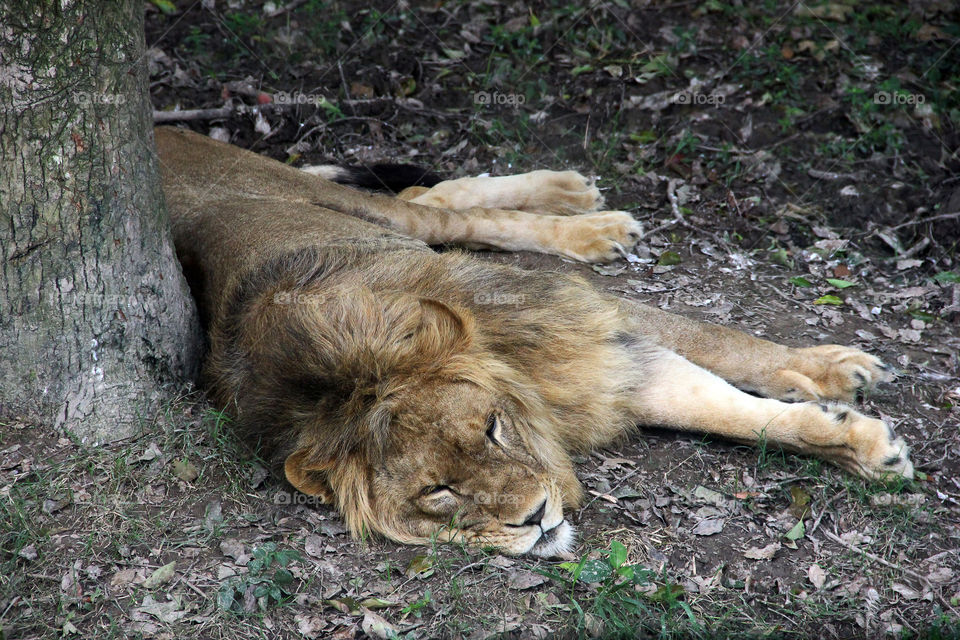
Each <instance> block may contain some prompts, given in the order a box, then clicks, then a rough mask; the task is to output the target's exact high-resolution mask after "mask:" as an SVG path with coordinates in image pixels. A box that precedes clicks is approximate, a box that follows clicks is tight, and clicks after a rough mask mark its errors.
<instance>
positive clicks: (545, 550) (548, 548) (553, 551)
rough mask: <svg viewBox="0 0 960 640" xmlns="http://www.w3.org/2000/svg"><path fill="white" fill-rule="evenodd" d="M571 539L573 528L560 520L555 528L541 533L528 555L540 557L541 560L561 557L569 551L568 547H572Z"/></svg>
mask: <svg viewBox="0 0 960 640" xmlns="http://www.w3.org/2000/svg"><path fill="white" fill-rule="evenodd" d="M573 538H574V530H573V526H572V525H571V524H570V523H569V522H567V521H566V520H561V521H560V524H558V525H557V526H555V527H553V528H552V529H547V530H546V531H544V532H543V533H541V534H540V538H539V539H538V540H537V541H536V542H535V543H534V545H533V546H532V547H531V548H530V551H528V553H531V554H533V555H535V556H540V557H541V558H550V557H553V556H557V555H561V554H564V553H567V552H568V551H569V550H570V547H571V546H572V545H573Z"/></svg>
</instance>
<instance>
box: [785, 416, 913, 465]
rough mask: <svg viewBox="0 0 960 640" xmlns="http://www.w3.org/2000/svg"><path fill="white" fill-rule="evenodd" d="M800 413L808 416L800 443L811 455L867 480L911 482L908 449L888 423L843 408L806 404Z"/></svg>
mask: <svg viewBox="0 0 960 640" xmlns="http://www.w3.org/2000/svg"><path fill="white" fill-rule="evenodd" d="M800 410H801V411H804V412H805V413H806V415H807V416H808V418H807V419H806V420H805V425H804V428H803V436H802V437H801V440H802V441H803V443H804V444H805V445H806V446H808V447H810V449H811V451H810V452H811V453H816V454H817V455H819V456H822V457H824V458H826V459H828V460H832V461H833V462H835V463H837V464H838V465H840V466H842V467H844V468H846V469H849V470H850V471H853V472H854V473H857V474H859V475H862V476H864V477H867V478H873V479H883V478H889V477H903V478H907V479H912V478H913V463H912V462H910V449H909V448H908V447H907V443H906V442H905V441H904V440H903V438H898V437H897V436H896V434H895V433H894V432H893V428H891V427H890V426H889V425H888V424H887V423H885V422H883V421H882V420H877V419H875V418H869V417H867V416H865V415H863V414H861V413H858V412H856V411H854V410H853V409H849V408H847V407H844V406H842V405H833V406H830V405H824V404H820V405H817V404H814V403H809V404H805V405H800ZM814 414H819V415H818V416H816V418H814Z"/></svg>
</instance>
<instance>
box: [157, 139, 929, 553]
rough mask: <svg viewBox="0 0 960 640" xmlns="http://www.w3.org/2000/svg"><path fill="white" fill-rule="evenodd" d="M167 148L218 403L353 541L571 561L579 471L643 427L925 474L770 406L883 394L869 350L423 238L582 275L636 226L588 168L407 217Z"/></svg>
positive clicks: (467, 184) (843, 422)
mask: <svg viewBox="0 0 960 640" xmlns="http://www.w3.org/2000/svg"><path fill="white" fill-rule="evenodd" d="M156 136H157V146H158V150H159V155H160V159H161V162H162V164H161V166H162V168H163V179H164V190H165V193H166V195H167V200H168V205H169V208H170V211H171V214H172V219H173V227H174V233H175V240H176V245H177V250H178V253H179V255H180V257H181V260H182V261H183V263H184V265H185V268H186V269H187V270H188V271H192V272H193V273H194V276H195V277H194V280H195V282H196V291H197V297H198V302H199V304H200V306H201V309H202V311H203V313H204V316H205V317H206V319H207V321H208V323H209V333H210V355H209V357H208V359H207V364H206V380H207V384H208V387H209V389H210V393H211V397H212V399H213V401H214V402H215V403H216V404H218V405H219V406H223V407H225V408H227V409H228V410H229V411H230V412H231V413H232V414H233V415H235V416H236V417H237V419H238V423H239V424H240V425H241V426H242V427H243V428H244V429H246V430H247V432H248V433H249V437H251V438H255V439H258V440H259V441H261V442H262V443H263V445H264V447H265V448H266V449H267V450H269V451H270V452H272V453H273V454H274V455H275V456H277V458H278V459H280V460H283V461H284V470H285V474H286V477H287V479H288V480H289V481H290V482H291V484H293V485H294V486H295V487H297V488H298V489H300V490H301V491H304V492H306V493H309V494H311V495H316V496H319V497H321V498H323V499H325V500H327V501H330V502H332V503H333V504H334V505H335V506H336V507H337V508H338V509H339V510H340V512H341V513H342V514H343V515H344V517H345V519H346V521H347V524H348V525H349V527H350V529H351V530H352V531H354V532H355V533H359V532H361V531H366V530H370V531H376V532H379V533H381V534H383V535H386V536H388V537H390V538H392V539H394V540H398V541H401V542H424V541H427V540H429V539H430V538H431V537H432V536H437V535H438V536H440V537H441V538H447V539H449V538H461V537H462V538H464V539H466V540H467V541H468V542H471V543H476V544H485V545H490V546H494V547H497V548H500V549H502V550H504V551H506V552H510V553H525V552H532V553H539V554H547V555H549V554H553V553H557V552H559V551H563V550H564V549H566V548H567V546H568V545H569V544H570V541H571V531H572V528H571V527H570V526H569V524H567V523H566V521H565V520H564V519H563V509H564V508H566V507H570V506H572V505H575V504H577V502H578V501H579V499H580V492H581V490H580V485H579V483H578V481H577V479H576V477H575V476H574V473H573V469H572V464H571V461H570V454H571V453H574V452H584V451H589V450H590V449H592V448H594V447H598V446H603V445H605V444H607V443H610V442H611V441H613V440H614V439H616V438H618V437H621V436H622V435H624V434H627V433H631V432H632V431H633V429H634V426H635V425H636V424H638V423H642V424H656V425H662V426H667V427H672V428H677V429H688V430H697V431H705V432H711V433H717V434H719V435H722V436H724V437H728V438H732V439H735V440H740V441H745V442H755V441H757V439H758V438H765V439H766V440H767V441H768V442H770V443H778V444H781V445H783V446H785V447H787V448H791V449H794V450H797V451H801V452H805V453H811V454H815V455H819V456H822V457H824V458H826V459H829V460H831V461H833V462H835V463H837V464H840V465H842V466H844V467H846V468H848V469H851V470H852V471H855V472H857V473H860V474H863V475H866V476H870V477H874V476H881V475H885V474H888V473H892V474H902V475H904V476H907V477H909V476H910V475H911V474H912V465H911V464H910V462H909V459H908V457H907V451H906V447H905V446H904V443H903V441H902V440H899V439H896V438H894V436H893V434H892V431H890V430H889V429H888V427H887V426H886V425H884V424H883V423H882V422H880V421H878V420H874V419H871V418H868V417H866V416H863V415H861V414H859V413H857V412H855V411H853V410H852V409H848V408H845V407H842V406H837V405H831V406H826V405H818V404H816V403H813V402H801V403H796V404H787V403H784V402H782V401H781V400H783V399H788V400H829V399H838V400H852V398H853V394H854V393H855V391H856V389H857V388H858V387H869V386H871V385H872V384H874V383H876V382H877V381H879V380H882V379H884V378H885V377H886V373H885V370H884V368H883V367H882V365H881V364H880V362H879V361H878V360H876V358H873V357H872V356H868V355H866V354H863V353H861V352H859V351H856V350H854V349H848V348H846V347H835V346H826V347H814V348H812V349H791V348H788V347H784V346H781V345H776V344H773V343H770V342H767V341H763V340H759V339H757V338H753V337H751V336H748V335H746V334H743V333H740V332H737V331H734V330H731V329H725V328H722V327H715V326H713V325H706V324H703V323H697V322H694V321H691V320H687V319H683V318H678V317H676V316H670V315H668V314H665V313H663V312H661V311H658V310H656V309H652V308H648V307H643V306H640V305H636V304H634V303H631V302H629V301H625V300H619V299H616V298H613V297H611V296H608V295H605V294H602V293H600V292H598V291H596V290H595V289H593V288H592V287H591V286H589V285H588V284H587V283H586V282H585V281H583V280H582V279H580V278H577V277H574V276H570V275H564V274H559V273H552V274H550V275H549V276H544V274H541V273H536V272H530V271H523V270H520V269H516V268H512V267H508V266H500V265H495V264H491V263H488V262H483V261H479V260H476V259H474V258H472V257H470V256H469V255H466V254H463V253H459V252H446V253H442V254H437V253H434V252H432V251H431V250H430V249H429V248H428V247H427V246H426V245H425V244H423V242H420V240H423V241H426V242H445V243H446V242H459V243H462V244H468V245H475V244H482V245H484V246H494V247H497V248H504V249H509V248H515V246H516V244H517V241H516V238H517V237H526V238H530V237H534V236H536V237H538V238H540V239H539V240H537V241H536V242H534V243H532V244H531V246H527V247H523V248H532V249H538V250H543V251H548V252H551V253H558V254H561V255H579V256H580V257H582V258H583V259H590V260H604V259H609V258H610V257H611V251H613V254H615V253H616V249H618V250H628V249H629V248H630V246H632V243H633V242H634V241H635V239H636V238H635V237H634V236H636V235H637V234H636V230H635V229H634V227H633V226H631V225H632V223H631V222H628V221H625V219H624V218H623V216H626V214H621V213H620V212H607V213H604V214H602V215H601V214H595V213H589V211H590V210H591V209H593V208H595V205H597V204H598V202H599V194H598V193H597V192H596V191H595V189H594V188H593V187H592V186H591V185H589V184H588V183H587V182H586V181H585V180H583V178H582V177H580V176H579V174H575V173H573V172H562V173H554V172H534V173H532V174H524V175H523V176H511V177H510V178H508V179H498V178H492V179H484V178H480V179H467V180H463V181H450V182H445V183H440V184H439V185H437V186H436V187H434V188H432V189H430V190H423V189H422V188H418V189H416V190H413V191H409V192H408V193H406V194H405V195H404V198H407V199H409V200H410V201H409V202H407V201H405V200H403V199H398V198H386V197H379V196H369V195H365V194H362V193H359V192H356V191H353V190H350V189H347V188H345V187H341V186H338V185H335V184H333V183H330V182H327V181H325V180H322V179H320V178H317V177H315V176H310V175H307V174H305V173H301V172H298V171H297V170H295V169H291V168H289V167H286V166H284V165H282V164H280V163H276V162H273V161H270V160H267V159H264V158H261V157H259V156H256V155H254V154H251V153H249V152H245V151H242V150H239V149H237V148H235V147H230V146H228V145H223V144H220V143H217V142H214V141H212V140H209V139H207V138H204V137H203V136H199V135H196V134H192V133H189V132H185V131H180V130H173V129H164V128H161V129H157V132H156ZM418 201H419V202H418ZM479 205H482V206H483V207H488V206H492V207H496V208H495V209H486V208H479V209H478V208H477V207H478V206H479ZM431 207H433V208H431ZM541 210H542V211H546V212H549V213H547V214H542V213H539V212H540V211H541ZM584 210H587V211H588V212H587V213H584V212H583V211H584ZM578 211H579V212H580V213H577V212H578ZM570 214H575V215H570ZM598 215H599V217H598ZM627 217H629V216H627ZM491 221H493V222H492V223H491ZM504 221H506V223H504ZM373 222H375V223H377V224H373ZM501 223H503V224H501ZM484 225H487V226H486V227H484ZM491 225H492V226H491ZM544 225H546V226H544ZM584 225H585V226H584ZM548 228H549V229H552V230H553V231H552V232H553V235H552V236H549V237H548V235H549V234H547V235H538V234H540V232H541V231H544V230H545V229H548ZM391 229H392V230H393V231H391ZM478 229H480V230H479V231H478ZM531 230H532V231H531ZM585 230H588V231H589V233H587V232H586V231H585ZM397 231H399V232H400V233H397ZM531 234H532V235H531ZM591 234H592V235H591ZM587 236H589V237H587ZM414 238H418V239H414ZM543 238H547V239H546V240H544V239H543ZM537 242H540V244H537ZM613 245H616V247H614V249H610V247H612V246H613ZM584 247H599V248H598V249H596V250H591V251H592V253H591V251H585V250H584ZM698 365H699V366H698ZM708 370H709V371H708ZM711 371H712V372H713V373H711ZM721 378H726V380H729V381H730V382H733V383H734V384H736V385H737V386H739V387H741V388H742V389H747V390H750V391H753V392H755V393H758V394H760V395H763V396H767V398H758V397H755V396H752V395H747V394H745V393H743V392H742V391H740V390H738V389H736V388H734V387H733V386H731V385H730V384H728V383H727V382H724V380H723V379H721ZM438 487H439V488H438Z"/></svg>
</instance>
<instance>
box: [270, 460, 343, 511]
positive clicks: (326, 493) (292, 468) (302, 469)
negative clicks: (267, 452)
mask: <svg viewBox="0 0 960 640" xmlns="http://www.w3.org/2000/svg"><path fill="white" fill-rule="evenodd" d="M333 465H334V461H333V460H329V461H327V462H325V463H318V462H317V461H316V460H314V459H313V452H312V451H311V449H310V448H308V447H302V448H300V449H297V450H296V451H294V452H293V453H291V454H290V455H289V456H287V459H286V461H285V462H284V463H283V473H284V475H286V476H287V482H289V483H290V484H292V485H293V486H294V488H295V489H296V490H297V491H300V492H301V493H305V494H307V495H308V496H316V497H318V498H320V499H321V500H323V501H324V502H326V503H330V502H333V490H332V489H331V488H330V483H329V482H328V481H327V472H328V471H330V470H331V469H333Z"/></svg>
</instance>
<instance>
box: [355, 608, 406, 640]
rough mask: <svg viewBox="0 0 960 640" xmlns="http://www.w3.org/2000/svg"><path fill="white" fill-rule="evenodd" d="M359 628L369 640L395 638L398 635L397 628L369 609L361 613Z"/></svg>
mask: <svg viewBox="0 0 960 640" xmlns="http://www.w3.org/2000/svg"><path fill="white" fill-rule="evenodd" d="M360 628H361V629H363V632H364V633H365V634H367V635H368V636H370V637H371V638H381V639H382V640H388V638H396V637H398V636H399V635H400V634H399V630H398V629H397V627H395V626H393V625H392V624H390V623H389V622H387V620H386V619H385V618H384V617H383V616H381V615H379V614H376V613H374V612H373V611H370V610H369V609H367V610H365V611H364V612H363V622H361V623H360Z"/></svg>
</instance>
